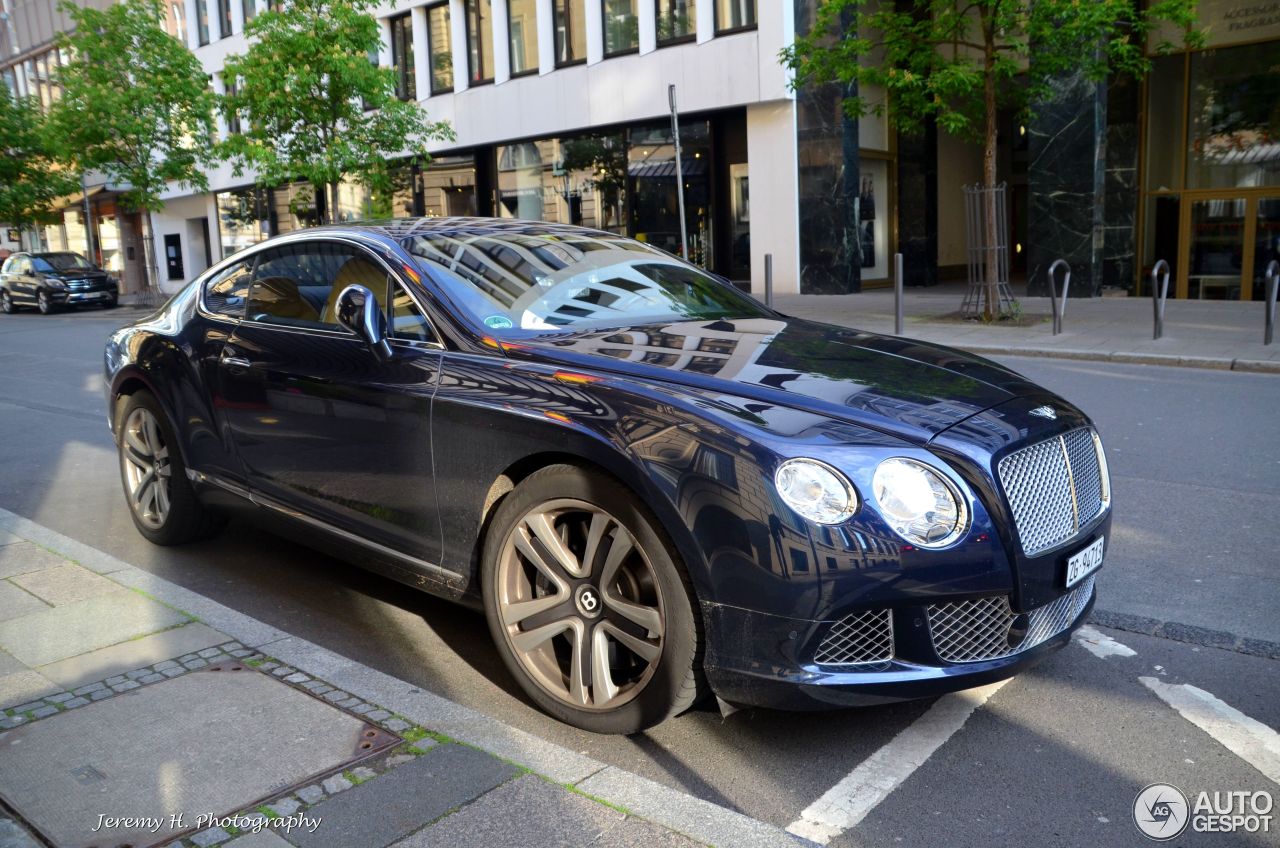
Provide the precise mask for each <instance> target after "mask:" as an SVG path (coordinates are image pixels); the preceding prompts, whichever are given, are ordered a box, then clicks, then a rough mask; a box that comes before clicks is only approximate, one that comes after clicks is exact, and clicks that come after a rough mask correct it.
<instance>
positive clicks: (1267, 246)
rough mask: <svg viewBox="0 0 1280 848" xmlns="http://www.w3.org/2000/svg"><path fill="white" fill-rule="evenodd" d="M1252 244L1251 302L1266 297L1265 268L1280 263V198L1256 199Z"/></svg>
mask: <svg viewBox="0 0 1280 848" xmlns="http://www.w3.org/2000/svg"><path fill="white" fill-rule="evenodd" d="M1254 226H1255V227H1256V231H1255V234H1254V244H1253V293H1252V299H1253V300H1263V299H1265V298H1266V296H1267V278H1266V274H1267V266H1268V265H1270V264H1271V263H1272V262H1277V261H1280V197H1260V198H1258V215H1257V219H1256V221H1255V222H1254Z"/></svg>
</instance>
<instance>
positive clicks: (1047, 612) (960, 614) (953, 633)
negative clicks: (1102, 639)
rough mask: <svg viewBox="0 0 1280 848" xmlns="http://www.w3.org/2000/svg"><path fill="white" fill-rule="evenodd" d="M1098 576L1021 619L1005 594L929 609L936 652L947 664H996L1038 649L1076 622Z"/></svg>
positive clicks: (936, 605)
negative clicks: (1001, 660) (1026, 651)
mask: <svg viewBox="0 0 1280 848" xmlns="http://www.w3.org/2000/svg"><path fill="white" fill-rule="evenodd" d="M1093 583H1094V575H1090V576H1089V577H1086V578H1085V579H1084V580H1083V581H1081V583H1080V585H1078V586H1076V587H1075V588H1074V589H1072V590H1071V591H1070V592H1067V593H1066V594H1065V595H1063V596H1062V597H1060V598H1057V599H1056V600H1053V601H1050V602H1049V603H1047V604H1045V605H1044V606H1042V607H1037V608H1036V609H1033V610H1032V611H1031V612H1030V613H1028V614H1027V615H1025V616H1020V615H1018V614H1017V613H1015V612H1014V611H1013V610H1012V609H1011V608H1010V607H1009V598H1008V597H1007V596H1005V595H1000V596H997V597H991V598H979V599H977V600H975V601H958V602H956V603H950V604H935V605H933V606H930V607H929V632H930V634H931V635H932V637H933V647H934V650H935V651H937V652H938V656H939V657H941V658H942V659H944V660H946V661H947V662H953V663H964V662H980V661H982V660H995V659H1000V658H1001V657H1007V656H1010V655H1011V654H1016V653H1018V652H1019V651H1025V650H1028V649H1030V648H1034V647H1035V646H1036V645H1039V644H1040V643H1041V642H1044V641H1045V640H1046V639H1050V638H1052V637H1053V636H1056V635H1058V634H1059V633H1061V632H1062V631H1063V630H1066V629H1067V627H1069V626H1070V625H1071V623H1072V622H1073V621H1075V620H1076V619H1077V618H1078V617H1079V616H1080V613H1081V612H1082V611H1083V610H1084V608H1085V606H1086V605H1087V604H1088V603H1089V599H1090V598H1091V597H1093Z"/></svg>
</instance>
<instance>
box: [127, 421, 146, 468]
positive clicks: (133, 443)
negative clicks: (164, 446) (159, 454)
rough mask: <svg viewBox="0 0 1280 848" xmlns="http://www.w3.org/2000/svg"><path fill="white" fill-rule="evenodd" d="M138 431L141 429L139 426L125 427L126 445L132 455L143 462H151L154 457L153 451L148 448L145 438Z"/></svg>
mask: <svg viewBox="0 0 1280 848" xmlns="http://www.w3.org/2000/svg"><path fill="white" fill-rule="evenodd" d="M138 431H139V428H138V427H137V426H129V427H125V428H124V443H125V445H126V446H127V447H128V448H129V451H130V453H131V454H132V455H134V456H136V457H137V458H138V459H139V460H141V461H145V462H150V461H151V456H152V454H151V449H150V447H148V446H147V443H146V442H145V441H143V438H142V436H141V434H140V433H139V432H138Z"/></svg>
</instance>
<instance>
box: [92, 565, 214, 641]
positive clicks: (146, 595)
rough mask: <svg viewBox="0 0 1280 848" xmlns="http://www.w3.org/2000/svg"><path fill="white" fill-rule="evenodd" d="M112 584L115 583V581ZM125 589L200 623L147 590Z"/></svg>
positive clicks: (130, 587)
mask: <svg viewBox="0 0 1280 848" xmlns="http://www.w3.org/2000/svg"><path fill="white" fill-rule="evenodd" d="M108 579H110V578H108ZM112 582H113V583H114V582H115V581H114V580H113V581H112ZM116 585H120V586H123V585H124V584H123V583H118V584H116ZM125 588H126V589H128V590H129V591H130V592H137V593H138V594H139V595H141V596H142V597H144V598H146V599H147V600H148V601H153V602H155V603H157V604H159V605H160V606H162V607H168V608H169V609H171V610H173V611H174V612H176V613H177V614H178V615H180V616H182V617H183V618H186V619H188V620H189V621H200V619H199V618H197V617H196V616H194V615H192V614H191V613H189V612H187V611H186V610H184V609H180V608H178V607H175V606H174V605H173V604H171V603H169V602H167V601H162V600H160V599H159V598H157V597H156V596H155V595H153V594H151V593H150V592H148V591H147V590H146V589H139V588H138V587H137V586H125ZM200 623H201V624H203V623H204V622H202V621H201V622H200ZM176 626H178V627H181V626H182V625H176ZM172 629H173V628H172V627H166V628H165V630H172ZM155 632H156V633H161V632H163V631H160V630H157V631H155ZM147 635H148V636H150V635H151V634H150V633H148V634H147Z"/></svg>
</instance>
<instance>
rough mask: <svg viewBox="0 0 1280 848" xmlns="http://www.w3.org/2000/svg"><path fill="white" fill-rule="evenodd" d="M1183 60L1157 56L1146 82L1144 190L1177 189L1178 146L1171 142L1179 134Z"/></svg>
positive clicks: (1176, 57) (1178, 57)
mask: <svg viewBox="0 0 1280 848" xmlns="http://www.w3.org/2000/svg"><path fill="white" fill-rule="evenodd" d="M1185 61H1186V58H1185V57H1184V56H1182V55H1181V54H1179V55H1177V56H1158V57H1156V58H1155V59H1153V60H1152V62H1151V75H1150V76H1149V77H1148V78H1147V79H1148V82H1147V115H1148V118H1147V190H1148V191H1171V190H1177V189H1178V188H1181V185H1182V180H1181V179H1180V177H1179V175H1178V165H1179V163H1178V159H1179V156H1180V151H1179V147H1180V145H1178V144H1173V143H1171V141H1170V140H1171V139H1176V138H1178V137H1179V136H1180V135H1181V133H1182V113H1183V99H1184V98H1183V85H1182V76H1183V70H1184V69H1183V63H1184V62H1185Z"/></svg>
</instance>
